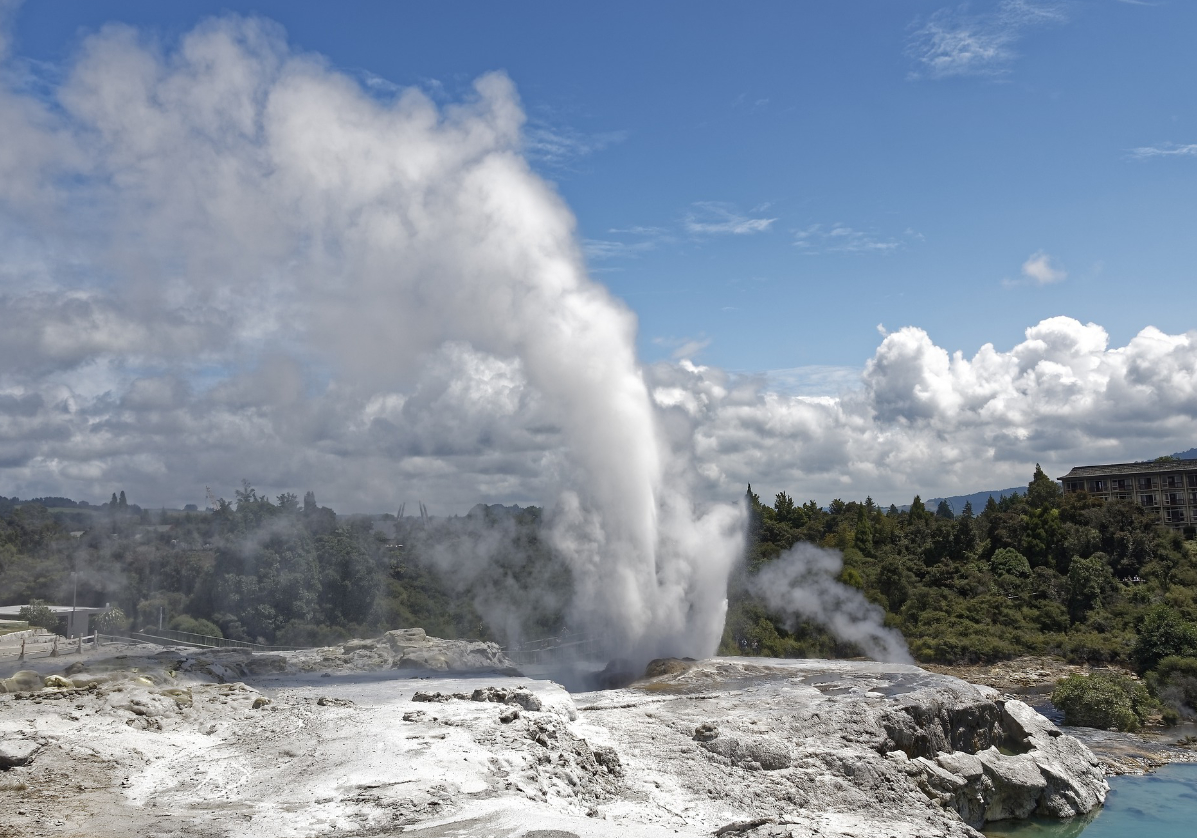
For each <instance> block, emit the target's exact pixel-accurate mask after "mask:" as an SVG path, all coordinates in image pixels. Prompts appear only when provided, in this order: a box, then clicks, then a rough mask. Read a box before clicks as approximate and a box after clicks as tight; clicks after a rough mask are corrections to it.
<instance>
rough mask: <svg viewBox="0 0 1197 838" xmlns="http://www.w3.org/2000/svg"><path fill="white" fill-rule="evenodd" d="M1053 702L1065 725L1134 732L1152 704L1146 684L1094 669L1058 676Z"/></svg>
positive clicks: (1141, 724) (1140, 725)
mask: <svg viewBox="0 0 1197 838" xmlns="http://www.w3.org/2000/svg"><path fill="white" fill-rule="evenodd" d="M1052 704H1054V705H1055V706H1056V708H1057V709H1059V710H1062V711H1063V712H1064V724H1066V725H1078V726H1081V727H1096V728H1101V729H1103V730H1110V729H1115V730H1123V731H1134V730H1138V729H1139V728H1140V727H1142V726H1143V722H1144V721H1146V720H1147V714H1148V712H1149V711H1150V710H1151V709H1152V707H1154V702H1153V701H1152V700H1151V695H1150V694H1149V693H1148V692H1147V687H1146V686H1144V685H1143V683H1142V682H1141V681H1136V680H1135V679H1133V678H1128V677H1127V676H1125V675H1115V674H1113V673H1102V672H1095V673H1093V674H1091V675H1087V676H1086V675H1069V676H1068V677H1067V678H1061V679H1060V681H1059V683H1057V685H1056V688H1055V689H1054V690H1053V691H1052Z"/></svg>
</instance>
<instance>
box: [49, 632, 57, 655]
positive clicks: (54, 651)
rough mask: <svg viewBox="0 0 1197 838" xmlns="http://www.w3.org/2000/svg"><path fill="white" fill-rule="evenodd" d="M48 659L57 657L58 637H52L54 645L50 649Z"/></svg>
mask: <svg viewBox="0 0 1197 838" xmlns="http://www.w3.org/2000/svg"><path fill="white" fill-rule="evenodd" d="M50 657H52V658H56V657H58V635H57V634H56V635H54V645H53V646H52V647H51V649H50Z"/></svg>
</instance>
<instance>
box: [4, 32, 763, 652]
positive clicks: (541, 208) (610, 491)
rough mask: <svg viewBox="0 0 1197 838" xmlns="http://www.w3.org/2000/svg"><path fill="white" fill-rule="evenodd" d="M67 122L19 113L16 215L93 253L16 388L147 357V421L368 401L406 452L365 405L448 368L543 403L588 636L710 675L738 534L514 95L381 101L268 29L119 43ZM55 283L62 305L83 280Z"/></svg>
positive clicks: (14, 113)
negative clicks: (695, 468) (651, 390)
mask: <svg viewBox="0 0 1197 838" xmlns="http://www.w3.org/2000/svg"><path fill="white" fill-rule="evenodd" d="M59 100H60V103H61V105H62V107H63V109H64V111H65V112H64V113H63V114H62V115H57V114H55V113H54V112H53V111H51V110H50V109H49V108H44V107H40V108H39V103H37V102H36V101H35V100H33V99H29V98H22V97H18V96H13V95H8V96H6V98H5V99H4V101H3V105H2V106H0V107H2V108H3V111H2V113H3V115H4V117H5V119H4V121H5V124H6V125H13V124H16V125H18V126H19V129H20V130H18V131H17V132H16V133H15V135H13V136H12V138H10V140H9V141H8V143H7V144H8V146H9V148H10V149H11V150H13V151H15V153H14V154H10V155H7V156H6V157H5V158H4V163H5V164H6V165H5V166H4V167H3V168H2V169H0V179H3V180H5V181H6V182H7V183H8V184H9V186H8V188H7V193H8V194H7V197H8V199H9V200H10V202H13V203H16V200H15V199H19V198H20V188H21V185H22V184H23V183H24V184H27V186H28V192H29V195H32V196H43V197H44V199H45V201H46V206H45V207H44V210H45V212H46V219H45V221H46V226H45V227H43V228H42V230H41V231H39V232H40V233H41V234H43V235H44V234H46V232H47V231H48V232H50V233H51V234H53V233H55V232H66V231H55V230H54V229H53V227H54V224H53V222H52V221H51V220H50V218H51V217H52V216H54V215H55V214H57V213H63V214H65V216H66V217H67V218H68V219H69V221H70V223H69V225H68V226H69V228H70V231H69V235H64V236H63V241H64V243H65V242H71V250H74V251H76V252H77V251H78V250H79V249H80V242H79V241H78V240H79V239H81V240H82V247H84V248H87V249H88V252H87V253H86V254H85V256H84V257H83V258H85V259H86V262H85V263H84V264H82V265H80V266H78V268H79V269H80V270H81V271H82V273H83V274H84V275H85V278H84V280H83V282H81V283H80V287H77V288H74V289H72V291H71V293H70V296H69V297H68V299H67V300H65V301H64V300H62V299H61V296H60V295H58V294H54V293H50V292H47V293H45V294H37V293H36V292H35V293H30V294H27V295H25V296H23V297H22V298H21V299H20V300H18V301H15V302H16V304H15V306H14V308H15V309H16V311H17V312H18V315H17V316H16V317H12V318H5V319H7V320H10V322H9V323H6V324H5V326H6V328H5V329H4V334H5V336H6V337H5V338H4V339H0V340H2V342H3V344H4V347H3V349H4V350H5V351H6V352H7V353H9V354H10V356H11V357H15V358H17V359H18V360H17V363H16V364H15V367H16V369H18V370H20V369H22V368H24V369H26V370H27V371H28V372H31V373H34V372H36V370H37V367H38V366H39V365H42V364H45V363H46V361H47V359H50V360H51V361H53V360H58V361H59V362H60V363H61V362H62V361H74V362H75V364H77V365H78V366H84V365H86V364H87V363H88V362H89V361H92V360H93V359H102V358H106V357H109V358H110V357H112V356H124V358H125V361H126V363H128V364H129V365H136V364H137V363H138V362H140V363H141V364H144V365H146V366H156V367H158V370H157V374H156V375H155V374H151V375H145V376H142V377H139V378H138V379H137V380H136V381H134V382H133V383H132V384H131V385H130V386H129V387H128V390H127V392H126V395H125V396H124V400H125V401H128V402H131V403H133V404H136V403H138V402H140V403H142V404H148V405H150V406H160V407H161V408H164V409H166V408H169V407H170V406H171V405H173V404H174V403H176V402H177V400H178V399H179V391H183V392H184V393H185V392H186V391H188V390H194V389H198V388H200V387H203V386H204V384H205V383H207V382H202V381H201V380H200V379H201V377H202V375H203V373H202V372H201V369H202V368H203V367H209V368H211V367H215V368H216V369H215V370H214V371H213V372H211V373H209V375H212V376H213V377H215V378H216V379H217V381H216V383H215V384H213V385H210V386H212V390H213V391H214V393H219V394H220V395H219V396H217V397H216V398H217V400H219V401H224V402H225V403H226V404H228V403H231V404H233V405H239V406H242V407H243V408H250V409H249V411H247V412H248V414H249V416H248V418H249V419H250V421H253V420H254V418H255V417H254V413H255V411H254V410H253V408H254V407H256V406H261V407H269V406H278V405H280V404H281V405H283V406H287V405H294V406H296V407H298V406H299V405H298V403H299V402H301V401H303V397H304V396H305V395H306V392H305V391H310V390H312V389H314V388H315V389H319V388H324V389H325V390H326V394H332V395H333V399H330V401H335V400H336V398H337V397H340V398H343V399H345V400H349V401H353V400H360V399H362V398H363V397H366V398H367V399H368V400H369V401H370V407H369V410H368V413H372V414H373V418H374V420H375V422H376V423H377V426H378V436H380V437H385V436H386V435H387V433H388V431H390V430H391V428H390V427H388V424H390V425H395V424H398V423H401V422H402V421H403V417H402V413H403V407H404V402H405V401H406V399H405V397H404V396H403V395H400V394H395V395H392V396H390V397H387V396H381V397H379V396H377V395H366V394H377V393H378V392H379V390H380V389H382V390H384V391H385V390H386V389H389V388H395V387H396V385H403V384H405V383H407V384H410V383H411V382H412V381H413V379H415V378H417V375H416V374H417V372H418V370H419V369H420V367H421V366H422V365H423V364H425V363H428V362H429V359H430V358H431V359H433V361H432V362H433V363H435V359H436V358H437V357H444V355H443V353H444V352H445V347H452V349H451V351H452V352H455V353H456V355H457V356H458V357H459V358H468V359H472V360H473V361H474V362H475V363H476V364H477V365H479V366H480V367H483V368H485V367H486V366H488V365H489V366H491V367H492V368H494V369H496V370H497V371H499V374H500V375H502V374H503V372H502V370H503V369H504V368H505V369H506V370H507V371H509V375H508V378H509V380H510V381H511V382H513V383H515V384H516V386H517V387H518V390H513V391H511V392H510V393H509V395H510V396H511V398H512V399H513V400H515V401H517V402H518V401H519V400H521V399H532V400H535V401H536V402H537V405H538V406H537V411H536V412H537V413H538V414H539V418H540V420H541V423H542V427H543V428H544V429H545V431H544V432H545V433H549V434H552V435H554V436H556V437H557V438H558V439H559V441H560V449H559V450H558V451H557V452H556V456H555V457H554V458H553V459H551V460H549V461H547V462H545V463H543V464H542V468H544V469H545V470H546V471H547V474H546V476H545V480H544V489H545V491H546V494H547V495H548V500H550V501H552V502H551V503H550V508H551V509H552V516H551V520H552V533H553V539H554V542H555V544H556V546H557V548H558V550H559V551H560V552H561V554H562V555H563V556H564V557H565V558H566V560H567V561H568V563H569V564H570V566H571V568H572V570H573V572H574V579H575V583H576V585H577V590H578V599H577V603H576V606H575V608H574V610H573V615H572V620H573V621H574V622H575V624H576V625H577V626H578V627H580V628H583V629H585V630H588V631H590V632H594V633H598V634H599V635H600V636H602V637H604V638H606V639H607V642H608V643H609V644H610V647H611V649H612V650H616V649H618V650H620V651H623V652H625V653H633V654H636V653H639V654H642V655H651V654H656V653H659V652H660V653H663V652H670V653H673V654H707V653H710V652H711V651H712V650H713V648H714V646H715V644H716V642H717V638H718V636H719V634H720V632H721V630H722V617H723V613H722V612H723V607H724V603H723V598H724V590H723V588H722V586H721V582H722V581H723V580H725V579H726V576H727V572H728V568H729V567H730V565H731V563H732V561H733V558H734V557H735V556H736V555H737V552H738V548H739V545H740V542H741V538H742V536H741V530H742V527H741V521H742V512H741V510H740V509H739V508H738V507H735V506H731V505H726V504H725V505H712V506H708V507H707V508H705V509H698V508H696V506H695V504H694V503H693V502H692V500H691V498H690V495H689V493H688V489H687V480H688V477H689V475H688V474H687V473H686V469H685V467H684V464H681V467H678V466H674V465H671V464H669V463H667V462H666V458H667V457H668V456H669V452H668V450H667V449H666V448H664V447H663V445H662V441H663V440H662V438H661V437H660V435H659V432H658V426H657V419H656V415H655V408H654V406H653V404H652V402H651V400H650V398H649V394H648V389H647V386H646V384H645V381H644V378H643V376H642V374H641V370H640V368H639V366H638V363H637V360H636V357H635V349H634V346H635V344H634V338H635V329H636V323H635V319H634V317H633V316H632V314H631V313H630V312H629V311H628V310H627V309H626V307H624V306H623V305H622V304H621V303H619V302H618V301H616V300H615V299H613V298H612V297H611V296H610V295H609V294H608V293H607V291H606V290H605V289H604V288H603V287H602V286H600V285H597V284H596V283H594V282H591V281H590V280H589V279H588V278H587V276H586V273H585V270H584V268H583V264H582V257H581V253H580V251H579V248H578V244H577V238H576V236H575V232H574V220H573V217H572V215H571V214H570V212H569V211H568V209H567V208H566V207H565V206H564V204H563V203H562V202H561V200H560V199H559V198H558V197H557V195H556V194H555V193H554V192H553V190H552V189H551V188H550V187H549V185H548V184H546V183H545V182H544V181H543V180H541V179H540V178H539V177H537V176H536V175H535V174H533V173H532V172H531V170H530V169H529V167H528V164H527V162H526V161H525V160H524V158H523V156H522V154H521V142H522V136H521V128H522V124H523V120H524V115H523V111H522V109H521V107H520V104H519V100H518V97H517V95H516V92H515V89H514V87H513V85H512V84H511V82H510V80H509V79H507V77H506V76H504V75H502V74H490V75H486V76H483V77H482V78H480V79H478V80H477V81H476V82H475V84H474V90H473V93H472V95H470V96H469V97H468V99H467V100H466V101H465V102H463V103H460V104H454V105H448V106H446V107H444V108H438V107H437V106H436V105H435V104H434V103H433V102H432V101H431V100H430V99H429V98H428V97H427V96H425V95H424V94H422V93H421V92H419V91H416V90H406V91H404V92H402V93H401V94H400V95H399V96H398V97H397V98H396V99H394V100H393V101H379V100H377V99H374V98H371V97H369V96H368V95H366V94H365V93H364V92H363V91H362V90H361V89H360V87H359V86H358V85H357V84H356V83H354V82H353V81H351V80H350V79H348V78H346V77H345V76H343V75H341V74H339V73H336V72H334V71H332V70H330V69H329V68H328V67H327V66H325V65H324V64H323V62H322V61H321V60H319V59H318V58H316V57H313V56H306V55H299V54H295V53H293V52H291V51H290V50H289V48H288V46H287V45H286V43H285V41H284V39H283V37H282V33H281V32H280V31H278V30H277V29H276V27H274V26H272V25H271V24H268V23H265V22H262V21H258V20H241V19H235V18H230V19H224V20H216V21H212V22H209V23H206V24H203V25H201V26H200V27H199V28H197V29H196V30H195V31H194V32H192V33H190V34H189V35H187V36H186V37H185V38H184V39H183V41H182V44H181V46H180V47H179V49H178V50H177V51H174V52H170V53H167V54H163V53H162V52H160V51H159V50H158V49H156V48H155V47H154V46H153V45H150V44H147V43H145V42H144V41H142V39H141V38H140V37H139V36H138V35H137V33H135V32H133V31H131V30H129V29H125V28H120V27H110V28H107V29H105V30H103V31H102V32H101V33H99V34H98V35H96V36H94V37H92V38H90V39H88V41H87V42H86V44H85V46H84V49H83V53H82V56H81V58H80V60H79V63H78V65H77V66H76V67H75V68H74V71H73V72H72V73H71V75H70V77H69V79H68V80H67V82H66V83H65V85H64V86H63V88H62V89H61V90H60V91H59ZM25 111H29V113H25ZM22 132H24V133H22ZM22 143H24V145H22ZM38 146H40V147H54V146H57V147H58V148H59V149H60V153H58V154H56V155H54V156H53V157H52V158H46V157H44V156H38V155H35V154H34V151H35V147H38ZM30 163H33V165H32V166H31V165H30ZM39 164H40V167H39ZM39 168H40V169H41V170H40V171H39ZM19 169H23V171H18V170H19ZM68 178H73V179H75V180H76V184H75V185H73V186H72V187H71V188H70V189H69V190H66V191H60V192H58V193H57V194H55V192H54V191H53V190H52V187H53V186H54V185H55V184H57V183H60V182H62V181H63V180H65V179H68ZM79 181H82V184H83V185H82V186H80V185H78V182H79ZM13 221H14V222H15V219H13ZM8 229H9V230H10V231H11V230H14V229H15V230H16V231H17V232H16V237H17V239H18V241H24V242H28V241H29V240H30V238H31V237H32V234H31V233H27V234H26V237H22V235H21V233H22V232H23V231H21V230H20V228H19V227H15V225H14V226H10V227H9V228H8ZM10 235H11V233H10ZM44 267H45V268H46V270H47V272H48V273H49V274H50V276H47V277H44V278H39V279H45V280H47V281H49V280H51V277H53V279H54V280H58V279H59V277H61V276H62V274H63V272H64V270H65V269H66V266H65V265H64V264H62V263H61V262H60V263H59V264H49V265H45V266H44ZM10 270H11V268H10ZM29 279H30V281H31V283H33V284H35V283H36V280H35V278H34V277H30V278H29ZM6 308H8V306H6ZM10 310H11V309H10ZM151 359H152V360H151ZM250 359H254V360H256V362H257V369H256V370H252V371H249V372H247V373H244V374H238V373H237V372H235V371H234V369H235V368H236V367H237V366H240V365H242V364H246V362H247V361H250ZM247 365H248V364H247ZM95 374H96V373H94V372H93V373H92V375H95ZM481 376H482V377H483V378H485V376H486V372H485V370H483V371H482V372H481ZM321 379H323V380H321ZM467 381H468V379H467ZM452 386H455V383H454V384H450V387H452ZM489 389H490V388H488V390H489ZM525 391H526V392H525ZM64 395H65V394H64ZM68 400H69V397H68ZM388 400H389V403H388ZM272 402H273V405H271V403H272ZM396 408H398V409H396ZM513 408H514V409H516V410H518V405H513ZM305 412H306V414H307V415H304V414H305ZM396 414H398V415H396ZM259 416H260V418H261V420H263V421H270V419H274V420H275V421H278V419H277V417H270V418H269V419H268V418H267V417H266V416H264V415H260V414H259ZM288 420H289V421H294V422H298V423H305V422H307V423H311V422H316V423H320V422H335V421H336V417H335V416H321V415H320V411H318V410H317V411H310V410H309V411H304V410H302V409H298V410H296V413H295V415H294V416H292V417H286V418H284V419H283V423H284V424H285V423H286V422H287V421H288ZM388 420H389V421H388ZM169 432H170V431H169V430H168V431H167V433H169ZM533 433H534V432H533ZM379 441H380V442H384V443H385V440H379ZM457 442H458V444H460V443H461V442H462V441H457ZM465 442H466V444H468V441H465ZM333 444H334V445H335V443H333ZM417 444H418V443H417ZM452 444H454V443H453V442H450V445H452ZM430 453H437V454H443V453H446V452H444V451H433V452H430ZM667 473H668V475H669V478H670V480H669V483H668V485H667V484H666V481H665V478H666V474H667Z"/></svg>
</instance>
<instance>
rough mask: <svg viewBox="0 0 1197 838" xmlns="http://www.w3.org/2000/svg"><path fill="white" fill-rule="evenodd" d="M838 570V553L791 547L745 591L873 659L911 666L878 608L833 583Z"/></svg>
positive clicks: (897, 634)
mask: <svg viewBox="0 0 1197 838" xmlns="http://www.w3.org/2000/svg"><path fill="white" fill-rule="evenodd" d="M843 567H844V557H843V556H842V555H840V553H839V552H838V551H835V550H825V549H823V548H822V547H816V546H814V545H813V544H796V545H794V546H793V547H791V548H790V549H789V550H787V551H786V552H784V553H782V554H781V555H780V556H779V557H778V558H776V559H775V560H773V561H771V562H769V563H768V564H766V565H765V566H764V567H763V568H761V571H760V572H759V573H757V574H756V575H755V576H753V577H750V579H749V582H748V588H749V590H750V591H752V592H753V593H754V594H756V595H757V596H758V597H760V598H761V599H762V600H763V601H764V602H765V603H766V604H767V605H768V606H769V608H770V609H771V610H773V611H775V612H777V613H780V614H786V615H789V616H790V618H791V619H793V618H795V617H799V616H800V617H805V618H806V619H808V620H811V621H813V622H816V623H819V624H820V625H823V626H826V627H827V629H828V630H830V631H831V633H832V634H834V635H835V636H836V637H838V638H839V639H840V640H844V641H847V642H849V643H853V644H855V645H856V646H857V647H858V648H860V650H861V651H862V652H864V653H865V655H867V656H868V657H870V658H872V659H873V660H878V661H889V662H891V663H914V658H912V657H911V656H910V652H909V651H908V650H907V648H906V641H905V640H904V639H903V638H902V635H901V633H900V632H897V631H895V630H894V629H889V628H886V627H885V626H884V625H882V620H883V619H884V617H885V612H884V611H883V610H882V608H881V606H879V605H875V604H873V603H871V602H869V601H868V600H867V599H865V597H864V594H862V593H861V592H860V591H858V590H857V589H856V588H853V587H850V586H848V585H845V584H843V583H842V582H840V581H838V580H837V579H836V577H837V576H839V574H840V571H841V570H843ZM795 627H796V626H795V625H793V624H791V625H790V626H789V628H790V629H791V630H793V629H794V628H795Z"/></svg>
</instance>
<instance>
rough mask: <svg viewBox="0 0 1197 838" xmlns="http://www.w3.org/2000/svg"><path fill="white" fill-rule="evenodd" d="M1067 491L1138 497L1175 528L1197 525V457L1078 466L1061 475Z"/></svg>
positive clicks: (1115, 497) (1106, 497)
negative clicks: (1193, 458)
mask: <svg viewBox="0 0 1197 838" xmlns="http://www.w3.org/2000/svg"><path fill="white" fill-rule="evenodd" d="M1060 482H1061V483H1062V484H1063V486H1064V494H1069V493H1071V492H1088V493H1089V494H1091V495H1094V496H1095V497H1099V498H1101V499H1102V500H1129V501H1135V502H1136V503H1138V504H1139V505H1140V506H1142V507H1144V508H1145V509H1149V510H1151V511H1152V512H1154V513H1156V514H1157V515H1159V516H1160V520H1161V521H1162V522H1163V523H1165V524H1167V525H1168V526H1170V527H1175V528H1176V529H1184V530H1192V529H1193V528H1194V527H1197V460H1158V461H1155V462H1150V463H1115V464H1114V465H1108V466H1077V467H1076V468H1074V469H1073V470H1072V471H1070V472H1068V474H1066V475H1064V476H1063V477H1061V478H1060Z"/></svg>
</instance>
